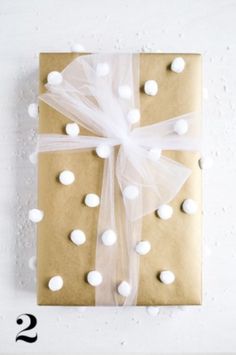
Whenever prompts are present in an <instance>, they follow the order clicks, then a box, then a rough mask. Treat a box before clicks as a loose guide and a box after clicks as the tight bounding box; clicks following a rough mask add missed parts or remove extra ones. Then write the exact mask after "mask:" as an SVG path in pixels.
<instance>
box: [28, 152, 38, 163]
mask: <svg viewBox="0 0 236 355" xmlns="http://www.w3.org/2000/svg"><path fill="white" fill-rule="evenodd" d="M37 160H38V153H37V152H33V153H31V154H30V155H29V161H30V162H31V163H32V164H37Z"/></svg>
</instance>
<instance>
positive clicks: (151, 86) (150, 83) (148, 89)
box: [144, 80, 158, 96]
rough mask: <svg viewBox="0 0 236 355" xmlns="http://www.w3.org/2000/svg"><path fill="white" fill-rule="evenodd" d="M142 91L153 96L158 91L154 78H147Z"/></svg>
mask: <svg viewBox="0 0 236 355" xmlns="http://www.w3.org/2000/svg"><path fill="white" fill-rule="evenodd" d="M144 92H145V94H147V95H150V96H155V95H156V94H157V92H158V85H157V82H156V81H155V80H147V81H145V84H144Z"/></svg>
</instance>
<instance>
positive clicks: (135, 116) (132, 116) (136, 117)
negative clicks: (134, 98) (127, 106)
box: [127, 108, 140, 124]
mask: <svg viewBox="0 0 236 355" xmlns="http://www.w3.org/2000/svg"><path fill="white" fill-rule="evenodd" d="M127 119H128V121H129V123H131V124H135V123H137V122H139V121H140V111H139V110H138V109H137V108H133V109H132V110H129V112H128V114H127Z"/></svg>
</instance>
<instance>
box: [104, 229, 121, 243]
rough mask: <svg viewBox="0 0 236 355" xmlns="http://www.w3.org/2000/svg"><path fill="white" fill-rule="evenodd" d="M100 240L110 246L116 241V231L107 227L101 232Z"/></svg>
mask: <svg viewBox="0 0 236 355" xmlns="http://www.w3.org/2000/svg"><path fill="white" fill-rule="evenodd" d="M101 240H102V243H103V244H104V245H105V246H112V245H114V244H115V243H116V240H117V236H116V233H115V232H114V231H113V230H112V229H107V230H106V231H105V232H103V233H102V235H101Z"/></svg>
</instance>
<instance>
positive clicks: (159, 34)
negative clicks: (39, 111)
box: [0, 0, 236, 354]
mask: <svg viewBox="0 0 236 355" xmlns="http://www.w3.org/2000/svg"><path fill="white" fill-rule="evenodd" d="M235 32H236V1H235V0H198V1H197V0H196V1H194V0H172V1H171V0H165V1H164V0H162V1H161V0H142V1H141V0H136V1H135V0H133V1H132V0H129V1H125V0H115V1H112V0H94V1H92V0H86V1H83V0H77V1H76V0H40V1H36V0H18V1H17V0H0V198H1V204H0V352H2V353H6V352H15V353H19V352H23V351H25V352H29V353H31V354H32V353H33V352H36V351H37V352H39V351H41V352H46V351H48V352H52V351H55V352H57V353H58V352H59V351H61V352H63V351H64V352H67V353H68V352H69V351H70V352H72V351H78V352H79V351H80V352H82V353H85V352H86V351H95V350H96V351H102V352H110V353H111V351H120V352H128V351H133V352H142V351H143V352H144V351H150V352H151V351H153V352H168V351H169V352H174V351H178V352H191V351H197V352H210V351H212V352H213V351H236V336H235V329H236V297H235V293H236V292H235V291H236V271H235V270H236V227H235V218H236V214H235V212H236V208H235V203H236V202H235V201H236V149H235V144H236V118H235V110H236V102H235V98H236V43H235ZM73 42H79V43H81V44H83V45H84V47H85V48H86V50H88V51H92V52H97V51H122V52H124V51H126V52H127V51H151V52H152V51H157V50H162V51H164V52H200V53H202V54H203V56H204V87H205V88H207V89H208V93H209V94H208V99H207V100H205V101H204V131H205V138H206V147H205V148H206V149H205V150H206V154H207V155H208V156H210V157H211V158H212V159H213V161H214V164H213V167H212V168H211V169H209V170H205V171H204V239H205V242H204V245H205V246H204V285H203V287H204V300H203V306H201V307H186V308H185V307H172V308H170V307H163V308H161V310H160V313H159V315H158V316H156V317H151V316H150V315H149V314H148V313H147V311H146V309H145V308H123V309H112V308H96V309H95V308H91V309H89V308H87V309H80V308H75V307H64V308H63V307H55V308H54V307H39V306H37V305H36V299H35V275H34V272H33V271H32V270H30V269H29V267H28V260H29V258H30V257H31V256H32V255H34V254H35V237H34V228H33V227H32V225H31V224H30V223H29V222H28V220H27V214H28V209H29V208H31V207H32V206H34V203H35V194H34V177H35V174H34V166H32V165H31V163H30V162H29V160H28V156H29V154H30V152H31V151H32V150H33V148H34V144H35V141H36V124H37V122H36V120H34V119H32V118H30V117H28V115H27V106H28V104H29V103H30V102H32V101H35V100H36V98H37V72H38V53H39V52H40V51H69V50H70V46H71V44H72V43H73ZM27 312H28V313H32V314H34V315H36V317H37V319H38V325H37V332H38V341H37V342H36V343H34V344H27V343H24V342H20V341H19V342H15V337H16V334H17V332H18V331H19V330H20V329H21V326H19V325H17V324H16V317H17V316H18V315H20V314H21V313H27Z"/></svg>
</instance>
